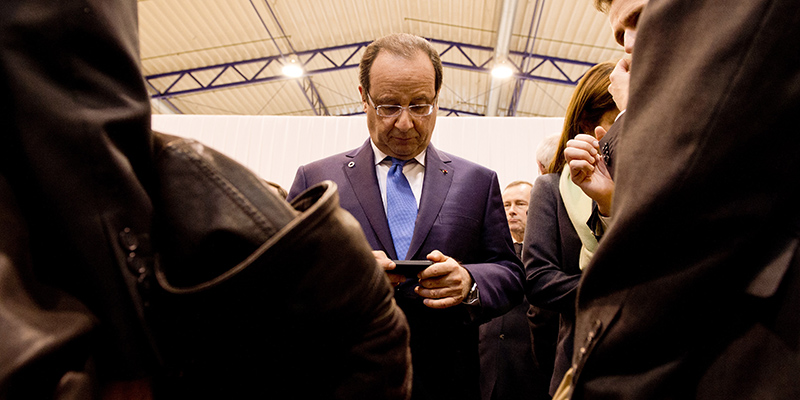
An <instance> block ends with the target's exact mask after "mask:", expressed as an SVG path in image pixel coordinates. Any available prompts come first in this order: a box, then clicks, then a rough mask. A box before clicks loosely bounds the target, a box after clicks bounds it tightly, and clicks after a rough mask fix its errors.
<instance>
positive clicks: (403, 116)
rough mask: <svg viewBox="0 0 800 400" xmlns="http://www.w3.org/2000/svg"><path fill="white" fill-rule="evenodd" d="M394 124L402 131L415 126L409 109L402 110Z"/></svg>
mask: <svg viewBox="0 0 800 400" xmlns="http://www.w3.org/2000/svg"><path fill="white" fill-rule="evenodd" d="M394 126H395V127H396V128H397V129H399V130H400V131H401V132H406V131H408V130H410V129H411V128H413V127H414V120H413V119H412V118H411V114H410V113H409V111H408V109H403V110H401V111H400V115H398V116H397V120H395V121H394Z"/></svg>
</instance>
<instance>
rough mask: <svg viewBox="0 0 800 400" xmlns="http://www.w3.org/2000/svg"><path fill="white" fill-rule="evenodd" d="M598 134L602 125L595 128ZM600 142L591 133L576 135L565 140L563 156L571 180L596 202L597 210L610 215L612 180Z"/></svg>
mask: <svg viewBox="0 0 800 400" xmlns="http://www.w3.org/2000/svg"><path fill="white" fill-rule="evenodd" d="M595 132H596V134H597V135H598V136H600V137H602V136H603V135H604V134H605V129H603V128H602V127H599V126H598V127H597V128H595ZM599 147H600V144H599V143H598V141H597V139H595V138H594V136H591V135H585V134H580V135H576V136H575V139H572V140H570V141H568V142H567V147H566V148H565V149H564V157H565V158H566V159H567V164H568V165H569V172H570V175H571V176H572V182H573V183H575V184H576V185H578V187H580V188H581V190H583V192H584V193H586V195H587V196H589V197H591V198H592V200H594V201H595V202H597V208H598V211H600V213H601V214H603V215H605V216H610V215H611V204H612V201H613V198H614V181H613V180H611V174H609V172H608V168H607V167H606V163H605V161H603V157H601V156H600V152H599Z"/></svg>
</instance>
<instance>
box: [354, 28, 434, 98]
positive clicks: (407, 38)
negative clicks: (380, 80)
mask: <svg viewBox="0 0 800 400" xmlns="http://www.w3.org/2000/svg"><path fill="white" fill-rule="evenodd" d="M381 50H386V51H388V52H389V53H392V54H395V55H398V56H402V57H405V58H412V57H414V56H415V55H416V53H417V52H418V51H422V52H424V53H425V54H426V55H427V56H428V58H430V59H431V63H432V64H433V70H434V72H435V73H436V76H435V81H434V86H435V87H434V89H435V90H436V92H435V93H436V94H437V95H438V94H439V89H441V88H442V60H441V59H440V58H439V52H437V51H436V49H434V48H433V45H431V43H430V42H428V41H427V40H425V39H424V38H421V37H419V36H417V35H412V34H409V33H393V34H390V35H386V36H384V37H382V38H380V39H377V40H375V41H374V42H372V43H370V44H369V46H367V49H366V50H365V51H364V55H363V56H361V62H360V63H359V65H358V73H359V80H360V83H361V87H362V88H364V92H369V71H370V69H371V68H372V63H374V62H375V58H377V57H378V53H379V52H380V51H381Z"/></svg>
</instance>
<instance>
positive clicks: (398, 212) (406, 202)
mask: <svg viewBox="0 0 800 400" xmlns="http://www.w3.org/2000/svg"><path fill="white" fill-rule="evenodd" d="M391 159H392V166H391V168H389V174H388V175H386V209H387V210H386V217H387V219H388V220H389V230H390V231H391V232H392V241H394V250H395V252H397V259H399V260H405V259H406V253H408V247H409V246H410V245H411V236H413V235H414V222H415V221H416V220H417V200H416V199H415V198H414V192H412V191H411V185H409V184H408V180H407V179H406V176H405V175H403V166H404V165H405V164H406V162H408V160H405V161H404V160H398V159H396V158H394V157H391Z"/></svg>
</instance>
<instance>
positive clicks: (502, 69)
mask: <svg viewBox="0 0 800 400" xmlns="http://www.w3.org/2000/svg"><path fill="white" fill-rule="evenodd" d="M513 74H514V71H513V70H512V69H511V67H509V66H508V65H507V64H506V63H505V62H503V63H500V64H497V65H495V66H494V68H492V76H493V77H495V78H500V79H505V78H508V77H510V76H511V75H513Z"/></svg>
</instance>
